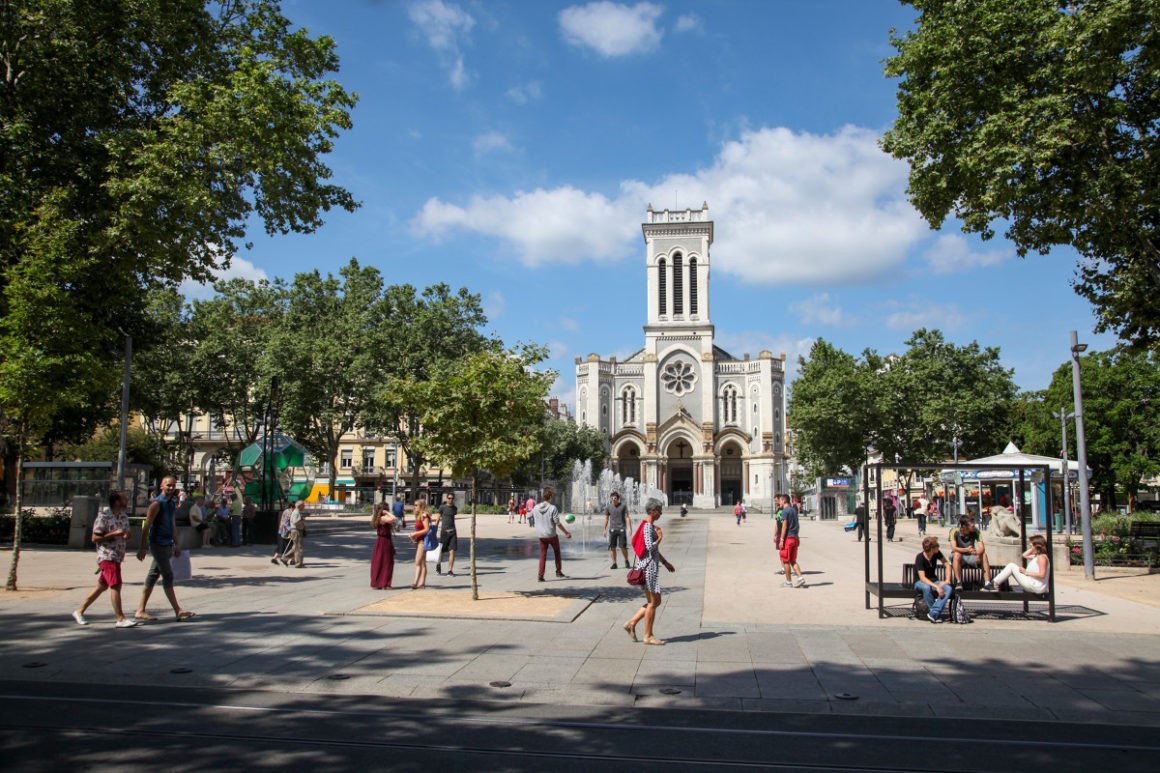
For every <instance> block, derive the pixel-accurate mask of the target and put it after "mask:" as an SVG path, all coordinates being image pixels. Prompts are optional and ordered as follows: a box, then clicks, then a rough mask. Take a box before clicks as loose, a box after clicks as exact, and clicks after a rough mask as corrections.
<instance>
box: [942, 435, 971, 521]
mask: <svg viewBox="0 0 1160 773" xmlns="http://www.w3.org/2000/svg"><path fill="white" fill-rule="evenodd" d="M962 447H963V441H962V440H961V439H960V438H959V434H958V432H956V433H955V436H954V438H953V439H952V440H951V453H952V454H954V458H955V509H956V510H958V514H959V515H965V514H966V512H967V511H966V509H965V503H964V502H963V474H962V472H960V471H959V449H960V448H962ZM944 512H945V510H944ZM953 520H954V519H953V518H952V519H951V521H952V522H953ZM943 525H944V526H945V525H946V522H945V520H944V523H943Z"/></svg>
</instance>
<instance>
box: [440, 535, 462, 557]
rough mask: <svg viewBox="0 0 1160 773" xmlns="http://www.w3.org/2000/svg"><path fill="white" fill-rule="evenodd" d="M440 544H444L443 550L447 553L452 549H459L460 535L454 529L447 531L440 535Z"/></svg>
mask: <svg viewBox="0 0 1160 773" xmlns="http://www.w3.org/2000/svg"><path fill="white" fill-rule="evenodd" d="M439 544H440V545H442V546H443V552H444V553H447V552H450V551H452V550H458V549H459V537H458V535H456V533H455V532H453V531H445V532H443V534H442V535H440V537H439Z"/></svg>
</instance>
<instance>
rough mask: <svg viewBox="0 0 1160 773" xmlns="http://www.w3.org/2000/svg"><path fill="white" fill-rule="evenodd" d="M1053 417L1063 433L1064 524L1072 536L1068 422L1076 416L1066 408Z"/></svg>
mask: <svg viewBox="0 0 1160 773" xmlns="http://www.w3.org/2000/svg"><path fill="white" fill-rule="evenodd" d="M1051 415H1052V416H1054V417H1055V418H1057V419H1059V426H1060V429H1061V430H1062V432H1063V523H1064V529H1065V530H1066V532H1067V533H1068V534H1071V470H1069V469H1068V468H1067V466H1068V461H1067V422H1068V421H1069V420H1071V419H1074V418H1075V414H1074V413H1071V412H1070V411H1068V410H1067V407H1066V406H1064V407H1061V408H1060V409H1059V411H1058V412H1055V411H1052V412H1051Z"/></svg>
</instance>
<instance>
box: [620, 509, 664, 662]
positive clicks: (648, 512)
mask: <svg viewBox="0 0 1160 773" xmlns="http://www.w3.org/2000/svg"><path fill="white" fill-rule="evenodd" d="M661 509H662V505H661V501H660V500H659V499H649V500H648V502H646V503H645V521H644V523H643V524H642V525H641V528H643V529H644V551H645V552H644V557H643V558H637V560H636V567H635V568H636V569H643V570H644V586H643V587H644V600H645V604H644V606H643V607H641V608H640V609H638V610H637V611H636V614H635V615H633V616H632V619H631V620H629V621H628V622H627V623H625V624H624V630H626V631H628V635H629V637H631V638H632V640H633V641H636V640H637V638H636V624H637V623H639V622H640V621H641V619H642V618H643V619H644V643H645V644H653V645H657V646H663V645H664V642H663V641H661V640H660V639H658V638H656V637H655V636H653V621H654V620H655V619H656V615H657V607H659V606H660V605H661V579H660V567H661V566H664V568H665V569H668V570H669V571H670V572H672V571H675V570H674V569H673V565H672V564H670V563H669V562H668V561H666V560H665V557H664V556H662V555H661V551H660V547H659V546H660V543H661V539H662V538H663V537H664V534H663V533H662V532H661V529H660V527H659V526H657V525H656V524H657V521H659V520H660V518H661Z"/></svg>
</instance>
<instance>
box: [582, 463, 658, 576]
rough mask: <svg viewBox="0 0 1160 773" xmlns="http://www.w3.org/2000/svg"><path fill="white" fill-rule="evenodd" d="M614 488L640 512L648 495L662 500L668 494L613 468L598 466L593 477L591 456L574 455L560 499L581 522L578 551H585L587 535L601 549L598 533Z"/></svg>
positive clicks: (630, 508)
mask: <svg viewBox="0 0 1160 773" xmlns="http://www.w3.org/2000/svg"><path fill="white" fill-rule="evenodd" d="M613 491H616V492H618V493H619V494H620V501H621V502H622V503H623V504H624V505H625V506H626V507H627V508H628V512H630V513H632V514H634V515H636V516H638V517H639V516H640V514H641V513H643V511H644V503H645V502H647V501H648V500H649V498H650V497H655V498H657V499H659V500H661V501H662V502H666V500H667V498H666V497H665V495H664V494H663V493H661V491H660V489H657V488H654V487H653V486H650V485H648V484H646V483H638V482H637V481H634V480H633V479H632V478H621V477H620V476H619V475H618V474H616V473H615V472H613V471H612V470H608V469H605V470H601V471H600V475H599V476H597V478H596V480H595V481H593V480H592V460H590V459H585V460H584V461H583V462H581V461H580V460H579V459H577V460H576V461H575V462H573V463H572V479H571V481H570V483H569V485H568V492H567V495H568V499H567V501H565V502H564V503H563V505H564V510H565V511H566V512H569V513H572V514H573V515H575V516H576V521H577V522H578V523H579V525H580V552H581V553H587V552H588V548H589V539H590V536H589V535H591V538H592V540H593V545H594V546H595V547H596V548H597V549H599V550H604V548H605V545H604V541H603V539H602V538H600V536H599V535H600V533H601V531H602V529H603V526H604V521H603V520H602V519H603V513H604V508H605V507H606V506H607V505H608V501H609V496H610V495H611V494H612V492H613Z"/></svg>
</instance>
